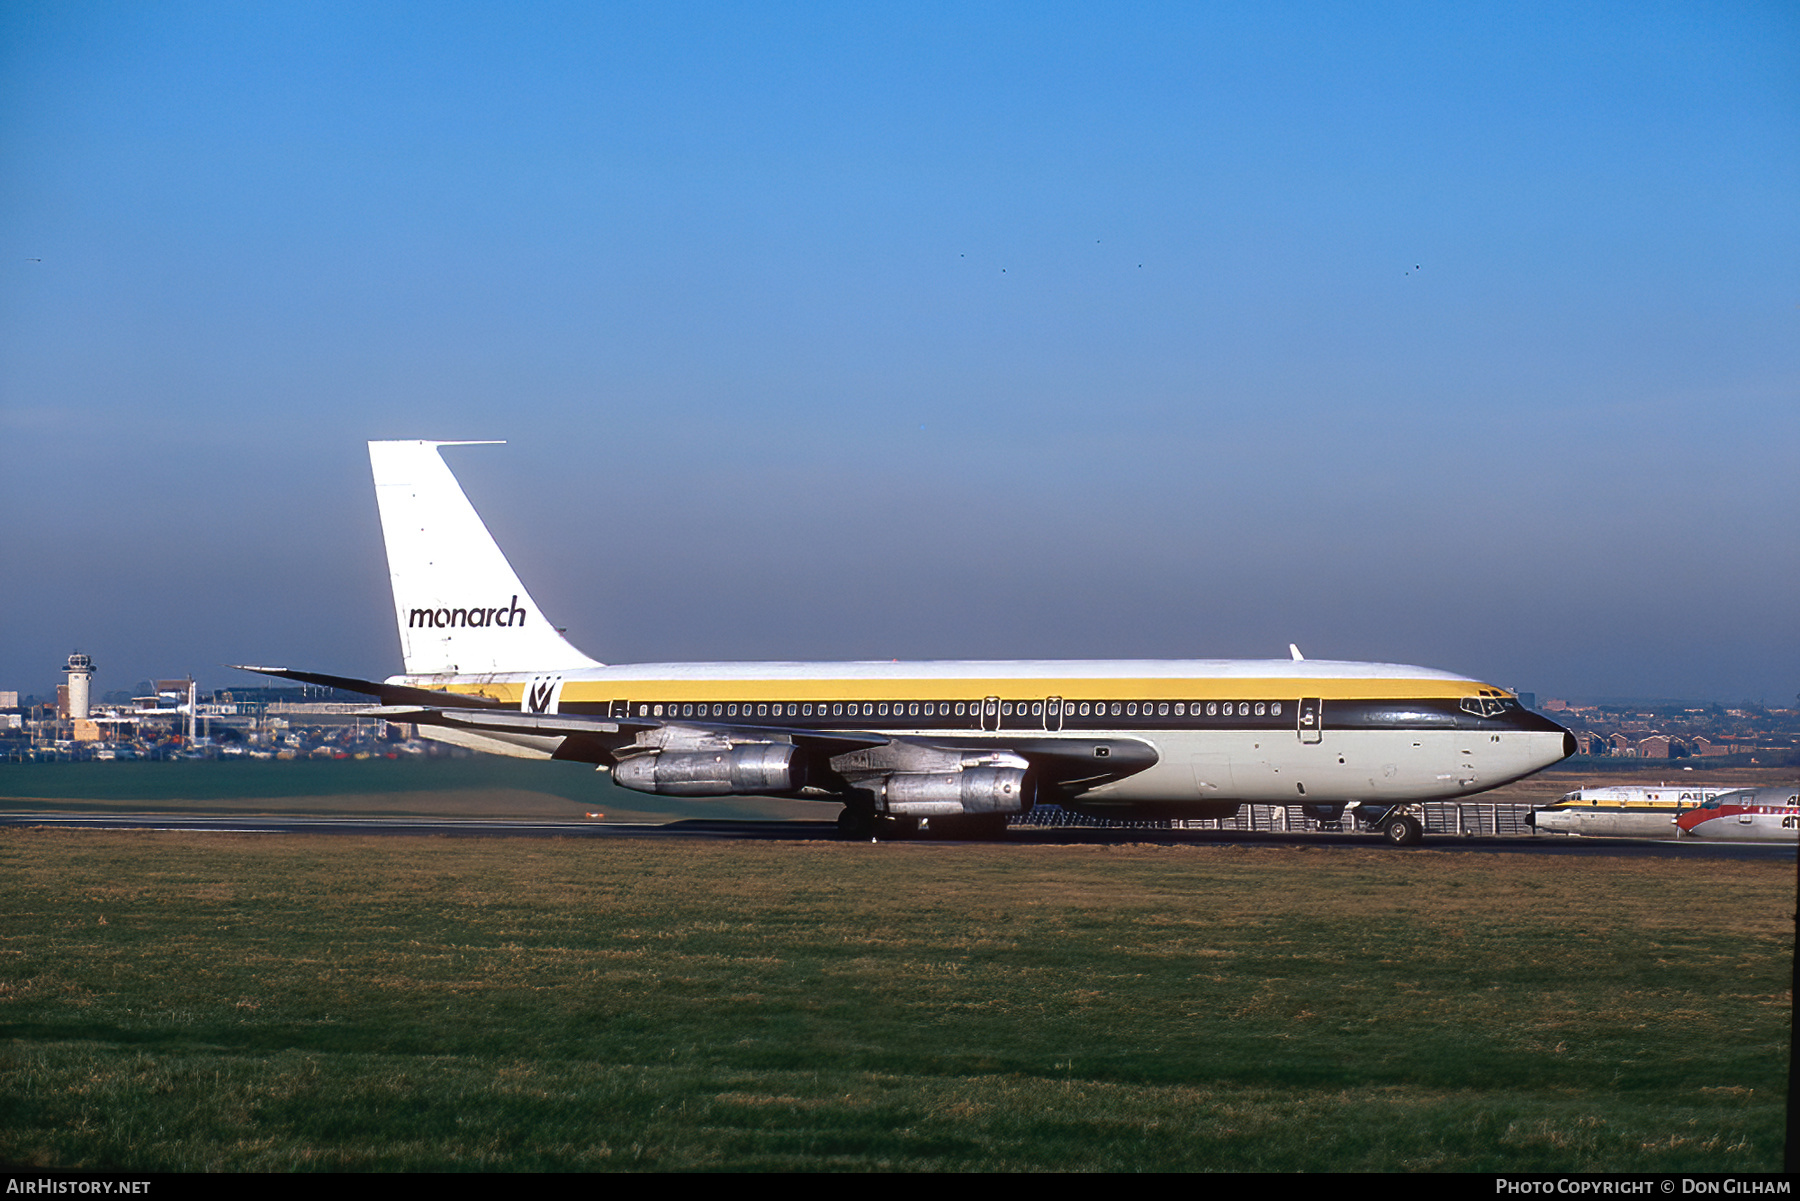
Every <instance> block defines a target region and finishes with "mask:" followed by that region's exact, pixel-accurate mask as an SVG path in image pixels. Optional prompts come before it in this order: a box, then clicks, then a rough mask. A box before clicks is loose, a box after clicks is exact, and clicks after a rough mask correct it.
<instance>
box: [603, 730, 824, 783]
mask: <svg viewBox="0 0 1800 1201" xmlns="http://www.w3.org/2000/svg"><path fill="white" fill-rule="evenodd" d="M612 777H613V782H614V783H615V784H618V785H619V786H621V787H623V788H631V789H635V790H637V791H638V792H657V793H662V794H664V795H667V796H735V795H752V796H754V795H757V794H761V793H770V792H795V791H798V790H799V789H801V788H803V787H805V786H806V779H805V777H806V770H805V760H803V759H798V758H796V757H795V754H794V747H793V746H792V745H791V744H788V743H779V742H758V743H750V744H747V745H742V746H734V747H729V748H721V749H719V750H713V751H655V752H652V753H650V754H648V755H633V756H631V757H630V758H627V759H622V760H620V761H619V764H618V766H616V767H614V768H613V770H612Z"/></svg>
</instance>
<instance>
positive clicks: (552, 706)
mask: <svg viewBox="0 0 1800 1201" xmlns="http://www.w3.org/2000/svg"><path fill="white" fill-rule="evenodd" d="M561 694H562V677H561V676H533V677H532V678H531V682H530V683H529V684H527V685H525V695H524V696H522V697H520V698H519V709H520V711H521V712H524V713H555V712H556V706H557V704H558V703H559V702H560V701H561V700H562V695H561Z"/></svg>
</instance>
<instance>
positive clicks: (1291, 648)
mask: <svg viewBox="0 0 1800 1201" xmlns="http://www.w3.org/2000/svg"><path fill="white" fill-rule="evenodd" d="M1288 654H1290V655H1292V656H1293V657H1294V662H1296V663H1299V662H1301V661H1303V660H1304V659H1305V658H1306V656H1305V655H1303V654H1301V653H1300V648H1299V647H1297V646H1295V645H1294V644H1293V643H1291V642H1290V643H1288Z"/></svg>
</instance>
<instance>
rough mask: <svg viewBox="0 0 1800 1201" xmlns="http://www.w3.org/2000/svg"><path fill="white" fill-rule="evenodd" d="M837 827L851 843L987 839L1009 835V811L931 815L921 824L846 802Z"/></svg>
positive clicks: (913, 820)
mask: <svg viewBox="0 0 1800 1201" xmlns="http://www.w3.org/2000/svg"><path fill="white" fill-rule="evenodd" d="M921 826H922V827H923V828H921ZM837 828H838V836H839V837H840V838H843V839H845V840H847V841H849V842H898V841H900V840H902V839H908V838H917V837H919V836H920V835H921V834H924V835H926V836H928V837H935V838H957V839H970V840H976V841H982V842H986V841H991V840H993V839H996V838H1004V837H1005V836H1006V814H1004V813H965V814H957V815H954V816H948V817H928V818H925V819H924V821H923V822H922V823H921V821H920V819H919V818H916V817H890V816H886V815H881V814H877V813H876V812H875V811H874V810H873V809H869V808H865V807H863V806H860V805H845V806H844V810H843V812H842V813H839V814H838V817H837Z"/></svg>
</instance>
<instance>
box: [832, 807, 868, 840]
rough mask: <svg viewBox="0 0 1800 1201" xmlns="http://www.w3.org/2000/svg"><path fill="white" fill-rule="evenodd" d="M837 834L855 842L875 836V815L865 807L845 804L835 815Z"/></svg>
mask: <svg viewBox="0 0 1800 1201" xmlns="http://www.w3.org/2000/svg"><path fill="white" fill-rule="evenodd" d="M837 828H838V836H839V837H840V838H848V839H851V840H853V841H856V842H867V841H868V840H869V839H871V838H873V837H874V836H875V815H874V814H873V813H870V812H869V811H868V810H866V809H858V808H856V807H855V806H853V805H845V806H844V811H843V812H842V813H840V814H838V816H837Z"/></svg>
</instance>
